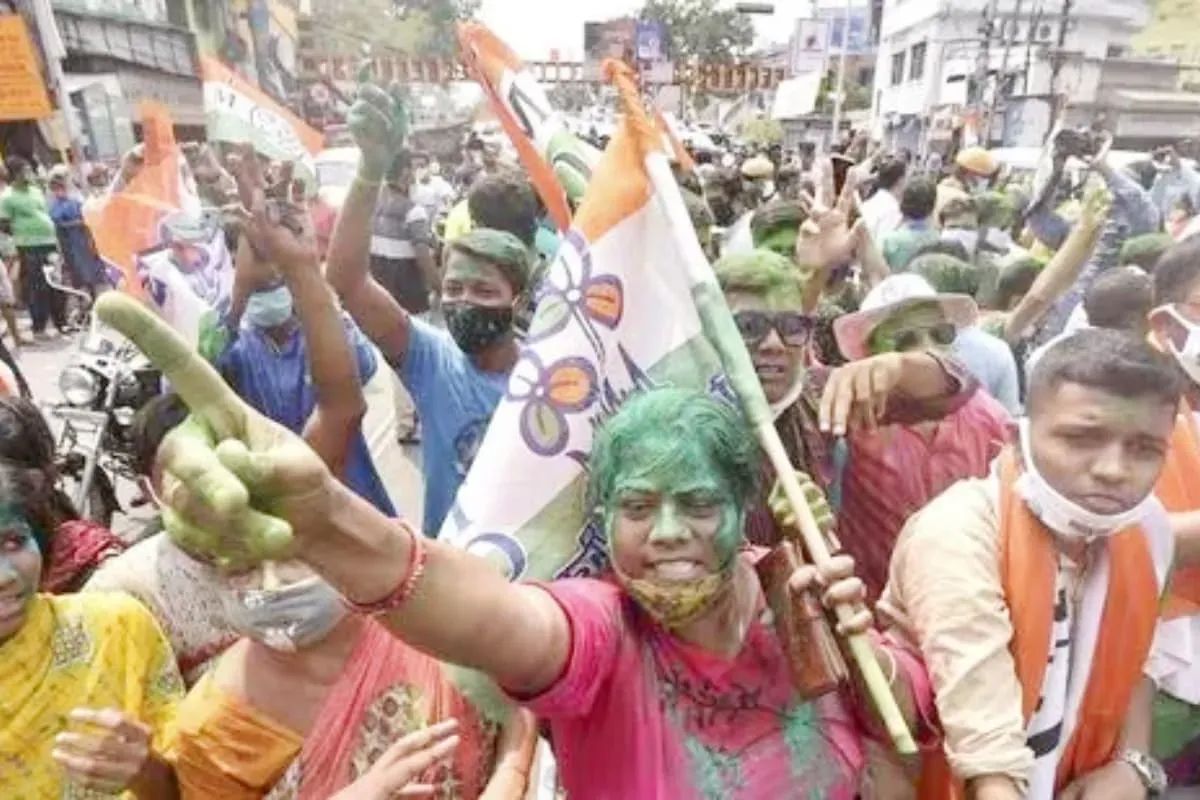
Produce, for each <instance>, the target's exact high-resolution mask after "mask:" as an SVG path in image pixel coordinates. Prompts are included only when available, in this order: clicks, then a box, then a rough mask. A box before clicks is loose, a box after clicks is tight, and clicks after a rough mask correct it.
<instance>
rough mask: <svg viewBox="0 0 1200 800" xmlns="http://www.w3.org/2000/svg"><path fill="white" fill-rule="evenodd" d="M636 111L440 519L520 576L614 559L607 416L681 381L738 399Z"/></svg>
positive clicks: (448, 532) (455, 539) (659, 150)
mask: <svg viewBox="0 0 1200 800" xmlns="http://www.w3.org/2000/svg"><path fill="white" fill-rule="evenodd" d="M614 69H615V67H614ZM631 86H632V82H630V83H629V87H631ZM627 88H628V87H627ZM629 91H634V90H632V89H629ZM631 116H633V115H629V114H626V115H625V117H624V118H623V119H622V121H621V123H620V125H619V126H618V129H617V132H616V134H615V135H614V136H613V138H612V140H611V142H610V143H609V146H608V148H607V150H606V151H605V152H604V155H603V158H602V159H601V161H600V163H599V165H598V166H597V168H596V170H595V172H594V174H593V175H592V179H591V182H590V184H589V185H588V189H587V193H586V195H585V196H584V198H583V203H582V205H581V206H580V208H579V210H578V212H577V213H576V214H575V217H574V223H573V225H572V227H571V229H570V231H569V232H568V233H567V234H566V235H565V236H564V237H563V242H562V246H561V248H560V249H559V252H558V255H557V258H556V259H555V261H554V263H553V264H552V265H551V267H550V269H549V270H548V271H547V273H546V276H545V278H544V284H543V286H542V290H541V296H540V299H539V302H538V307H537V313H536V315H535V316H534V319H533V323H532V325H531V328H530V332H529V337H528V339H527V341H526V342H525V344H524V346H523V348H522V352H521V356H520V359H519V360H518V362H517V365H516V367H515V368H514V369H513V372H512V376H511V379H510V380H509V384H508V388H507V390H506V392H505V394H504V397H503V399H502V400H501V402H500V405H499V407H498V408H497V409H496V412H495V415H494V416H493V417H492V422H491V425H490V426H489V428H488V431H487V434H486V436H485V437H484V440H483V442H482V444H481V446H480V449H479V452H478V454H477V455H476V457H475V461H474V463H473V465H472V468H471V472H470V474H469V475H468V476H467V479H466V481H465V483H464V484H463V486H462V488H461V489H460V491H459V494H458V498H457V502H456V503H455V506H454V507H453V509H452V510H451V513H450V514H449V516H448V517H447V520H446V523H445V525H444V527H443V528H442V532H441V537H442V539H443V540H445V541H449V542H451V543H454V544H456V545H458V546H461V547H463V548H465V549H467V550H469V551H471V552H474V553H477V554H479V555H481V556H484V557H486V558H489V559H492V560H494V561H495V563H496V564H497V566H499V567H500V568H501V569H502V570H504V572H505V573H506V574H507V575H508V576H509V577H510V578H512V579H519V578H535V579H549V578H555V577H560V576H567V575H590V574H596V573H598V572H600V571H602V570H603V569H604V568H605V566H606V555H605V553H606V547H605V543H604V540H603V534H602V532H601V531H600V530H599V529H598V528H597V526H595V525H594V524H592V523H593V519H592V515H591V514H590V513H589V509H588V508H586V507H585V489H586V482H587V464H588V455H589V453H590V452H591V446H592V436H593V432H594V431H595V429H596V427H597V426H598V425H599V424H601V423H602V422H603V421H604V420H605V419H606V418H607V417H609V416H610V415H612V414H613V413H614V412H615V411H616V410H617V409H618V408H619V407H620V405H621V403H622V402H623V401H624V400H625V399H626V398H627V397H629V396H630V395H631V394H632V393H634V392H636V391H639V390H642V389H646V388H650V387H653V386H659V385H674V386H688V387H694V388H696V389H699V390H705V391H709V392H712V393H713V394H717V395H720V396H723V397H725V398H726V399H730V400H732V399H733V397H732V392H731V391H730V389H729V388H728V385H727V383H726V380H725V377H724V375H723V374H722V372H721V366H720V360H719V358H718V356H717V354H716V352H715V351H714V350H713V348H712V347H711V346H710V344H709V342H708V340H707V339H706V338H705V335H704V333H703V331H702V329H701V322H700V318H699V316H698V314H697V312H696V306H695V302H694V301H693V289H694V288H695V287H694V286H693V283H692V281H691V280H690V279H689V275H688V273H687V271H686V269H685V265H684V261H683V258H682V256H681V254H680V248H679V247H678V245H677V240H676V238H675V232H674V231H673V230H672V227H671V225H672V221H671V219H669V217H668V214H667V212H666V211H665V209H664V207H663V206H662V204H661V202H660V199H659V197H658V195H657V193H656V192H655V189H654V185H653V183H652V181H651V178H650V172H649V163H648V162H649V161H650V159H657V160H658V161H657V162H656V163H659V164H660V165H661V168H662V169H669V167H667V162H666V156H665V154H664V142H663V137H662V135H661V132H660V131H658V130H656V129H655V127H654V126H653V124H652V123H650V121H649V118H648V117H647V116H646V115H645V114H644V113H643V114H642V115H641V117H640V120H639V119H631ZM684 224H686V222H685V223H684ZM687 233H688V235H691V236H694V235H695V234H694V232H691V231H688V232H687Z"/></svg>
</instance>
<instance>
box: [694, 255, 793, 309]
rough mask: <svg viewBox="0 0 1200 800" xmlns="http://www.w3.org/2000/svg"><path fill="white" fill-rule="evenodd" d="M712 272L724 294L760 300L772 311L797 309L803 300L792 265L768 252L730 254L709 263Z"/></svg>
mask: <svg viewBox="0 0 1200 800" xmlns="http://www.w3.org/2000/svg"><path fill="white" fill-rule="evenodd" d="M713 271H714V272H716V274H717V282H718V283H720V284H721V291H723V292H725V293H726V294H730V293H738V292H740V293H744V294H751V295H754V296H756V297H762V298H764V299H765V300H766V301H767V302H768V303H770V304H771V305H772V306H774V307H776V308H796V309H798V308H799V307H800V304H801V301H802V299H803V298H802V294H801V286H802V280H801V276H800V273H799V272H798V271H797V270H796V267H795V265H794V264H792V262H791V261H789V260H788V259H786V258H784V257H783V256H781V255H779V254H778V253H772V252H771V251H770V250H752V251H750V252H746V253H730V254H729V255H727V256H725V257H724V258H722V259H720V260H719V261H717V263H716V264H713Z"/></svg>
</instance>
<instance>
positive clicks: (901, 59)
mask: <svg viewBox="0 0 1200 800" xmlns="http://www.w3.org/2000/svg"><path fill="white" fill-rule="evenodd" d="M1149 5H1150V2H1149V0H1076V2H1075V3H1074V4H1073V7H1072V8H1071V12H1070V14H1069V16H1068V17H1067V18H1066V19H1064V15H1063V3H1062V0H887V2H886V3H885V4H884V8H883V17H882V20H881V24H880V42H879V51H878V57H877V61H876V69H875V89H874V97H873V119H874V120H875V126H876V132H877V133H878V134H880V135H883V136H885V137H886V138H888V139H890V140H892V141H894V142H895V143H896V144H897V146H900V147H908V148H910V149H913V150H914V151H915V150H918V149H921V148H922V147H924V146H926V145H927V143H929V142H933V143H934V145H935V146H937V143H941V142H947V143H948V142H949V140H950V138H951V136H952V135H953V132H954V131H955V130H956V129H959V128H961V126H962V124H963V121H964V119H965V120H968V121H969V123H970V124H971V125H972V127H973V128H974V129H975V130H979V131H981V132H982V131H983V130H984V129H985V128H990V132H991V141H992V142H993V143H1000V142H1003V141H1004V139H1005V129H1006V124H1005V113H1004V109H1005V107H1006V106H1010V107H1011V106H1012V105H1014V103H1013V101H1014V100H1017V99H1027V98H1034V97H1040V98H1043V99H1045V98H1053V97H1055V96H1059V97H1066V98H1068V99H1069V104H1070V105H1069V107H1070V106H1078V107H1094V106H1096V105H1097V103H1098V101H1099V99H1100V95H1101V88H1102V87H1103V86H1104V83H1105V80H1104V74H1105V65H1106V64H1111V63H1112V62H1114V61H1119V60H1122V59H1126V58H1127V57H1128V56H1129V55H1130V52H1131V44H1132V41H1133V38H1134V36H1135V34H1137V33H1138V32H1139V31H1140V30H1141V29H1142V28H1144V27H1145V25H1146V23H1147V22H1148V20H1149V18H1150V8H1149ZM989 13H990V22H989V21H988V16H989ZM1060 43H1061V47H1060ZM980 76H984V79H983V80H980V79H979V77H980ZM1170 88H1172V89H1173V88H1174V87H1170ZM1016 105H1021V104H1020V103H1016ZM979 112H981V113H979ZM1009 116H1010V117H1011V116H1012V115H1011V114H1010V115H1009ZM989 117H991V122H990V125H989V123H988V118H989ZM1019 122H1020V120H1019V119H1017V120H1016V121H1015V123H1019ZM1015 123H1014V125H1012V126H1008V127H1009V128H1010V129H1011V130H1017V129H1019V130H1020V132H1021V135H1022V136H1024V137H1025V138H1027V139H1031V138H1033V135H1034V134H1035V133H1036V135H1037V137H1039V138H1038V141H1040V137H1041V136H1043V135H1044V133H1045V131H1036V132H1035V131H1033V130H1032V129H1031V126H1029V125H1020V124H1015ZM1010 138H1011V137H1010ZM1006 143H1007V142H1006Z"/></svg>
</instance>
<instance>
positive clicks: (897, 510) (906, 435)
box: [837, 391, 1012, 603]
mask: <svg viewBox="0 0 1200 800" xmlns="http://www.w3.org/2000/svg"><path fill="white" fill-rule="evenodd" d="M1011 424H1012V423H1011V419H1010V417H1009V416H1008V412H1007V411H1005V410H1004V407H1003V406H1001V405H1000V404H999V403H998V402H996V401H995V400H993V399H992V398H991V396H990V395H988V394H987V393H986V392H983V391H976V392H975V393H974V394H972V395H971V397H970V399H969V400H967V402H965V403H964V404H962V405H961V406H960V407H959V408H958V409H957V410H955V411H953V412H951V413H949V414H947V415H946V416H945V417H944V418H943V419H941V420H940V421H939V422H936V423H932V431H931V432H925V431H922V430H921V426H919V425H888V426H886V427H883V428H880V429H879V430H878V431H872V432H859V433H853V434H851V436H850V460H849V462H848V464H847V467H846V471H845V474H844V475H843V481H844V483H843V485H842V510H841V513H840V514H838V522H837V537H838V539H839V540H840V541H841V543H842V548H843V551H844V552H846V553H848V554H850V555H852V556H854V564H855V573H856V574H857V575H858V577H860V578H862V579H863V581H865V582H866V584H867V594H868V596H869V598H870V601H871V602H872V603H874V602H875V601H876V600H877V599H878V598H879V595H880V593H881V592H882V591H883V587H884V586H885V585H886V584H887V578H888V565H889V564H890V563H891V560H892V550H893V549H894V548H895V546H896V539H897V538H899V536H900V531H901V530H902V529H903V528H904V523H905V522H906V521H907V520H908V518H909V517H910V516H911V515H913V514H915V513H917V512H918V511H920V510H921V509H922V508H924V507H925V505H926V504H927V503H929V501H931V500H933V498H935V497H937V496H938V495H939V494H941V493H942V492H944V491H946V490H947V489H949V488H950V487H951V486H953V485H954V484H955V483H957V482H958V481H961V480H965V479H967V478H982V477H984V476H986V475H987V474H988V470H989V469H990V467H991V463H992V461H993V460H994V459H995V458H996V456H997V455H999V453H1000V450H1001V449H1002V448H1003V447H1004V445H1005V444H1007V442H1008V438H1009V427H1010V426H1011Z"/></svg>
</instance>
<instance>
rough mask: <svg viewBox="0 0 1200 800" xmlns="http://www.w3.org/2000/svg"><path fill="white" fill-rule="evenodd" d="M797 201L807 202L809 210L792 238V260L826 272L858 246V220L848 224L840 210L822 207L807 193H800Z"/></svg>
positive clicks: (819, 271) (846, 259) (846, 257)
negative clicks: (794, 239) (794, 237)
mask: <svg viewBox="0 0 1200 800" xmlns="http://www.w3.org/2000/svg"><path fill="white" fill-rule="evenodd" d="M801 202H805V203H807V204H808V206H809V209H810V210H809V216H808V219H807V220H805V221H804V223H803V224H802V225H801V226H800V236H799V237H798V238H797V240H796V263H797V264H798V265H799V266H801V267H803V268H809V269H812V270H814V271H816V272H817V273H827V272H829V271H830V270H832V269H835V268H837V267H839V266H841V265H843V264H845V263H846V262H847V261H849V260H850V259H851V258H852V257H853V256H854V253H855V251H856V250H857V249H858V247H859V239H860V237H861V235H862V232H861V230H860V227H861V226H862V222H861V221H860V222H859V223H858V224H857V225H855V226H854V227H853V228H851V227H850V226H849V225H848V224H847V221H846V215H845V214H844V213H843V212H842V211H841V210H839V209H836V208H834V209H830V208H824V207H822V206H821V205H820V204H819V203H817V202H816V201H815V200H813V199H812V198H811V197H809V196H807V195H803V196H802V197H801Z"/></svg>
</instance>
